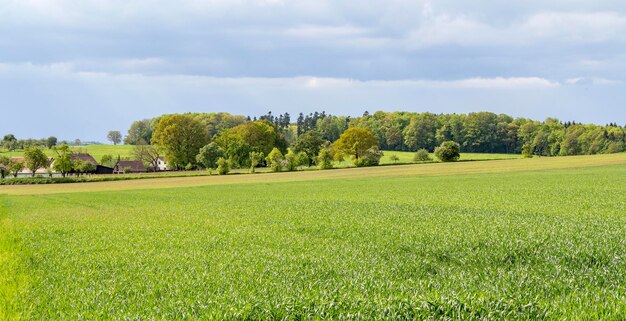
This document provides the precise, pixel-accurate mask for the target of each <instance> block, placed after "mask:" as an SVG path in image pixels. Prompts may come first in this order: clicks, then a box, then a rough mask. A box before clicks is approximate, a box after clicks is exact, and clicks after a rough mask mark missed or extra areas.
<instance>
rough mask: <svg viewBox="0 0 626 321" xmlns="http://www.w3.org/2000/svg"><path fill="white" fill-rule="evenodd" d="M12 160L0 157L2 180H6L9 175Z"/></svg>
mask: <svg viewBox="0 0 626 321" xmlns="http://www.w3.org/2000/svg"><path fill="white" fill-rule="evenodd" d="M10 163H11V159H10V158H9V157H7V156H0V178H5V177H6V176H7V175H8V174H9V169H8V166H9V164H10Z"/></svg>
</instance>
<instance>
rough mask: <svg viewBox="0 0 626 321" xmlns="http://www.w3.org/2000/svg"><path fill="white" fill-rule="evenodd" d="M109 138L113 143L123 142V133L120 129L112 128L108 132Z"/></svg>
mask: <svg viewBox="0 0 626 321" xmlns="http://www.w3.org/2000/svg"><path fill="white" fill-rule="evenodd" d="M107 139H108V140H109V141H110V142H111V143H113V145H117V144H119V143H121V142H122V133H120V131H119V130H111V131H109V133H108V134H107Z"/></svg>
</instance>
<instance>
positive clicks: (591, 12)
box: [0, 0, 626, 142]
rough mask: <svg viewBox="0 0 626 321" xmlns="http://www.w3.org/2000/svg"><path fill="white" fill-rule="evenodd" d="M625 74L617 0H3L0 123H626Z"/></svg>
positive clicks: (52, 126)
mask: <svg viewBox="0 0 626 321" xmlns="http://www.w3.org/2000/svg"><path fill="white" fill-rule="evenodd" d="M625 75H626V2H623V1H615V0H610V1H609V0H594V1H588V0H584V1H583V0H550V1H546V0H526V1H518V0H510V1H491V0H472V1H470V0H439V1H428V0H412V1H409V0H389V1H377V0H369V1H356V0H346V1H342V0H293V1H287V0H178V1H170V0H1V1H0V109H1V111H0V134H5V133H13V134H15V135H16V136H17V137H18V138H30V137H32V138H41V137H47V136H50V135H54V136H57V137H59V138H60V139H68V140H73V139H76V138H80V139H81V140H83V141H87V140H94V141H102V142H105V141H106V135H107V132H108V131H109V130H119V131H121V132H122V133H123V134H125V133H126V131H127V130H128V127H129V126H130V124H131V123H132V122H133V121H134V120H139V119H143V118H151V117H154V116H157V115H160V114H164V113H182V112H217V111H226V112H230V113H234V114H243V115H250V116H255V115H256V116H258V115H262V114H265V113H266V112H267V111H272V112H273V113H274V114H278V113H284V112H289V113H290V114H292V115H296V114H297V113H299V112H304V113H309V112H313V111H316V110H317V111H326V112H327V113H331V114H336V115H351V116H357V115H361V114H362V113H363V112H364V111H365V110H367V111H369V112H374V111H376V110H385V111H415V112H424V111H429V112H433V113H468V112H474V111H491V112H495V113H506V114H509V115H512V116H515V117H528V118H533V119H537V120H543V119H545V118H546V117H557V118H559V119H561V120H564V121H565V120H575V121H577V122H585V123H597V124H605V123H608V122H617V123H619V124H623V125H626V105H625V104H624V102H625V101H626V76H625ZM294 118H295V117H294Z"/></svg>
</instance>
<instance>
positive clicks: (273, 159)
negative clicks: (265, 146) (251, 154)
mask: <svg viewBox="0 0 626 321" xmlns="http://www.w3.org/2000/svg"><path fill="white" fill-rule="evenodd" d="M265 160H266V161H267V163H268V165H269V166H270V168H271V169H272V171H273V172H280V170H281V169H282V168H283V160H284V158H283V153H281V152H280V149H278V148H276V147H274V149H272V151H271V152H270V153H269V155H267V157H266V158H265Z"/></svg>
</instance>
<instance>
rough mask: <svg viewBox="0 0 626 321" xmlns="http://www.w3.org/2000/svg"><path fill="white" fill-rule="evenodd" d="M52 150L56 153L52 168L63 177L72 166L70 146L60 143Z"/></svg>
mask: <svg viewBox="0 0 626 321" xmlns="http://www.w3.org/2000/svg"><path fill="white" fill-rule="evenodd" d="M53 150H54V152H55V153H56V158H55V160H54V164H53V165H52V168H53V169H54V170H55V171H57V172H59V173H61V176H63V177H65V176H66V175H67V173H69V172H71V171H72V169H73V168H74V162H73V161H72V157H71V151H70V147H69V146H67V145H66V144H61V145H60V146H55V147H54V148H53Z"/></svg>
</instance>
